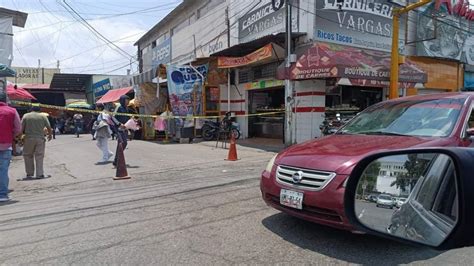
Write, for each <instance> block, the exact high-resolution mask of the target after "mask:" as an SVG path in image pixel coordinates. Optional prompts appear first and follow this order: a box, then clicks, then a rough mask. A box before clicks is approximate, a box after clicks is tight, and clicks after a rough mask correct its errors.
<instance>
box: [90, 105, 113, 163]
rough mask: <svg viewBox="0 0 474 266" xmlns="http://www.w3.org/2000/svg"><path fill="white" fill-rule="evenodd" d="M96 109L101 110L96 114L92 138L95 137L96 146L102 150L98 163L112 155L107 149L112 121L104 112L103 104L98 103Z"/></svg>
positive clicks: (104, 161) (105, 160) (106, 160)
mask: <svg viewBox="0 0 474 266" xmlns="http://www.w3.org/2000/svg"><path fill="white" fill-rule="evenodd" d="M97 110H98V111H101V113H100V114H99V115H98V116H97V120H96V122H97V123H96V130H95V133H94V138H95V139H97V147H99V149H100V150H101V151H102V159H101V160H100V161H99V163H106V162H108V161H109V159H110V158H112V156H113V155H114V153H113V152H111V151H110V150H109V144H108V141H109V138H110V137H111V136H112V132H111V130H110V124H111V122H112V121H111V117H110V115H109V114H107V113H106V112H104V105H102V104H98V105H97Z"/></svg>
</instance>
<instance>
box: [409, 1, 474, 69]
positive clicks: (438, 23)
mask: <svg viewBox="0 0 474 266" xmlns="http://www.w3.org/2000/svg"><path fill="white" fill-rule="evenodd" d="M419 11H420V12H418V15H417V25H418V26H417V31H416V40H417V43H416V50H417V51H416V54H417V55H419V56H428V57H437V58H448V59H454V60H459V61H461V62H464V63H468V64H474V34H473V30H474V28H473V26H474V25H473V24H472V20H474V10H472V9H471V8H470V7H469V1H465V0H445V1H439V0H438V1H433V2H432V3H430V4H429V5H425V6H423V7H421V8H419ZM434 14H435V15H434Z"/></svg>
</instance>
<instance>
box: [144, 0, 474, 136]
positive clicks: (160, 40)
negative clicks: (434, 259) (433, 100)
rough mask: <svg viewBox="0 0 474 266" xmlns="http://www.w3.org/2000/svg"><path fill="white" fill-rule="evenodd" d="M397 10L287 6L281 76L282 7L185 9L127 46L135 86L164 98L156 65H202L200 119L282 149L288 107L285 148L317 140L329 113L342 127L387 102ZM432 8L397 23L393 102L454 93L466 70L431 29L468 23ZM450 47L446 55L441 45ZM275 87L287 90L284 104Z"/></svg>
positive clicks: (443, 35) (382, 0)
mask: <svg viewBox="0 0 474 266" xmlns="http://www.w3.org/2000/svg"><path fill="white" fill-rule="evenodd" d="M401 2H403V1H389V0H374V1H344V3H343V4H342V5H340V6H339V5H338V3H337V1H336V0H325V1H316V0H309V1H308V0H304V1H303V0H293V1H291V6H292V7H291V8H292V11H291V30H292V34H291V43H292V46H293V47H294V51H293V53H294V54H295V55H296V62H293V63H292V65H291V67H290V68H289V69H286V68H285V67H284V66H283V65H284V63H285V53H284V50H285V31H286V27H285V19H286V13H287V12H286V9H285V7H284V6H282V7H279V8H274V6H273V5H272V1H271V0H262V1H250V0H249V1H241V0H208V1H186V0H185V1H183V2H182V3H181V4H180V5H179V6H178V7H177V8H176V9H174V10H173V11H172V12H171V13H170V14H169V15H168V16H167V17H165V18H164V19H163V20H161V21H160V22H158V24H157V25H155V26H154V27H153V28H152V29H151V30H150V31H149V32H147V33H146V34H145V35H144V36H143V37H141V38H140V39H139V40H138V41H137V42H136V44H135V45H136V46H137V48H138V55H139V59H140V71H141V75H140V76H137V77H136V79H135V81H136V83H137V84H148V85H147V86H151V87H152V88H154V89H156V90H157V95H158V94H160V93H159V91H160V90H161V89H163V90H166V89H167V88H166V86H167V83H166V80H165V78H166V77H165V76H163V75H162V76H161V77H159V76H160V75H159V74H160V72H161V70H160V66H161V67H163V66H165V65H167V64H171V65H199V64H203V63H205V64H208V66H209V73H214V74H215V75H214V74H213V75H210V77H208V82H207V83H206V84H207V87H208V88H205V89H204V90H203V93H204V95H203V98H205V99H207V98H213V99H214V100H213V106H214V107H213V108H214V109H215V110H213V112H210V113H209V114H211V113H212V114H215V113H219V114H223V113H225V112H227V111H230V112H232V113H234V114H235V115H237V118H236V120H237V122H238V123H239V124H240V128H241V131H242V135H243V137H245V138H249V137H250V138H252V137H260V138H275V139H281V140H282V141H283V139H284V136H283V135H284V124H285V115H284V113H283V112H284V109H285V103H286V102H288V104H290V105H291V109H292V111H293V112H292V113H291V116H290V119H291V125H292V126H291V128H292V132H291V135H292V143H300V142H303V141H306V140H309V139H314V138H317V137H320V136H321V131H320V128H319V126H320V125H321V124H322V123H323V121H325V120H330V119H333V118H334V117H336V114H340V115H342V116H343V118H344V119H350V118H351V117H352V116H354V115H356V114H357V113H358V112H360V111H362V110H363V109H365V108H366V107H368V106H370V105H372V104H375V103H377V102H380V101H383V100H386V99H387V98H388V87H389V78H390V51H391V41H392V40H391V38H392V33H393V32H392V15H393V10H394V8H397V7H399V4H400V3H401ZM458 2H462V1H453V3H454V5H455V4H456V3H458ZM397 3H398V4H397ZM440 6H441V7H440V9H439V10H434V8H435V7H436V1H433V3H431V4H429V5H427V6H426V7H424V8H421V9H420V10H419V11H417V12H412V13H410V14H409V15H407V16H402V19H401V25H400V33H399V34H400V36H401V38H400V40H399V44H400V45H399V47H400V53H401V54H403V55H405V56H406V60H405V63H404V64H402V65H401V67H400V82H399V95H400V96H407V95H415V94H425V93H433V92H447V91H459V90H460V89H462V87H463V85H464V83H465V79H464V69H473V68H466V67H464V65H465V64H469V61H468V58H469V57H468V55H469V51H470V50H469V49H468V48H466V45H464V46H463V47H464V48H462V49H461V48H459V47H460V44H459V43H461V42H462V43H465V42H463V41H462V40H463V38H464V37H465V36H464V35H465V34H464V33H465V32H464V31H457V33H456V34H455V35H454V36H452V32H449V27H448V28H446V27H441V26H439V25H445V24H443V23H448V22H446V21H445V20H446V19H451V21H457V23H461V24H462V25H461V26H463V27H470V24H469V23H468V24H466V23H463V22H459V21H462V20H463V19H465V18H463V17H462V16H461V15H460V13H455V12H453V13H451V14H444V13H446V12H448V9H447V8H446V7H445V6H443V5H440ZM433 10H434V11H436V12H434V11H433ZM443 12H444V13H443ZM428 14H431V15H428ZM433 14H434V15H433ZM436 14H439V16H436ZM441 18H443V19H444V22H443V23H442V22H441V21H438V20H440V19H441ZM420 23H422V24H423V25H424V24H426V25H425V26H424V27H419V26H418V25H419V24H420ZM451 26H453V25H451ZM438 31H439V32H438ZM436 32H438V33H436ZM435 33H436V34H435ZM431 35H433V36H431ZM464 39H469V38H468V37H466V38H464ZM452 40H456V41H457V42H456V43H455V44H456V47H458V48H457V49H455V51H452V49H451V48H450V47H451V45H448V43H447V42H449V41H452ZM438 50H439V51H438ZM447 50H449V51H447ZM461 50H463V51H464V52H460V51H461ZM456 51H457V52H458V53H457V54H456ZM473 73H474V72H473ZM153 79H155V82H152V80H153ZM284 79H290V80H291V81H290V82H291V83H292V84H293V86H292V87H293V92H292V94H291V95H289V96H290V97H289V99H285V98H286V96H287V95H285V89H284V88H285V86H284V84H285V83H284ZM473 79H474V78H473ZM209 80H211V81H209ZM140 87H144V86H142V85H141V86H140ZM473 87H474V86H473ZM208 89H209V92H210V93H209V95H211V96H212V97H211V96H209V95H208V94H207V92H208ZM285 100H287V101H285ZM207 103H209V101H208V102H207ZM205 114H207V113H206V112H205Z"/></svg>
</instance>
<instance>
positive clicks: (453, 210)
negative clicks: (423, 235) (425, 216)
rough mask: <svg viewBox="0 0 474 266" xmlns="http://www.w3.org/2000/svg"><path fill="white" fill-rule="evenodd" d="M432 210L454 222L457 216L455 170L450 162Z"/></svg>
mask: <svg viewBox="0 0 474 266" xmlns="http://www.w3.org/2000/svg"><path fill="white" fill-rule="evenodd" d="M432 211H433V212H435V213H436V214H438V215H439V216H441V217H442V218H446V219H448V220H449V221H450V222H452V223H454V222H455V221H456V220H457V217H458V196H457V187H456V171H455V169H454V165H453V164H452V163H450V164H449V168H448V170H447V172H446V178H445V179H444V180H443V182H442V184H441V186H440V190H439V193H438V195H437V197H436V201H435V204H434V206H433V209H432Z"/></svg>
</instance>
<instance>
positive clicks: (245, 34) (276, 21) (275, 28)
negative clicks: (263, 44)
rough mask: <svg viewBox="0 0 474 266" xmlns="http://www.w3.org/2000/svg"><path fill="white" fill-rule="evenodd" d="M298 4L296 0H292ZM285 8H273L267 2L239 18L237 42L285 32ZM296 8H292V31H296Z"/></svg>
mask: <svg viewBox="0 0 474 266" xmlns="http://www.w3.org/2000/svg"><path fill="white" fill-rule="evenodd" d="M293 5H296V6H297V5H298V1H293ZM285 14H286V8H280V9H277V10H275V9H274V8H273V6H272V3H267V4H265V5H263V6H261V7H259V8H257V9H255V10H252V11H250V12H249V13H248V14H246V15H244V16H242V17H241V18H240V19H239V43H245V42H249V41H252V40H255V39H258V38H260V37H263V36H267V35H271V34H275V33H280V32H285V29H286V27H285V18H286V15H285ZM298 14H299V12H298V8H293V9H292V21H291V24H292V31H293V32H298V16H299V15H298Z"/></svg>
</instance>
